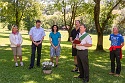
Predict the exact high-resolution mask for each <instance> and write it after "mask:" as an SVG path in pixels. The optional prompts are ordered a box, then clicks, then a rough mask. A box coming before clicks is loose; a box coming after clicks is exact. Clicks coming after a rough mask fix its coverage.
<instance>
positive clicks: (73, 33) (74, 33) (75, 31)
mask: <svg viewBox="0 0 125 83" xmlns="http://www.w3.org/2000/svg"><path fill="white" fill-rule="evenodd" d="M78 33H79V29H78V30H76V29H73V30H72V31H71V35H70V37H72V40H74V39H75V38H76V35H77V34H78Z"/></svg>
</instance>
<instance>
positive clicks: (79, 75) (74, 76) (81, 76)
mask: <svg viewBox="0 0 125 83" xmlns="http://www.w3.org/2000/svg"><path fill="white" fill-rule="evenodd" d="M74 78H80V79H83V78H84V77H82V76H80V75H79V76H74Z"/></svg>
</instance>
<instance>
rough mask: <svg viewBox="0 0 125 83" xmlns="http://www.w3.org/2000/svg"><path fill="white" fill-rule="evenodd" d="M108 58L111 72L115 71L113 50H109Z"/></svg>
mask: <svg viewBox="0 0 125 83" xmlns="http://www.w3.org/2000/svg"><path fill="white" fill-rule="evenodd" d="M110 60H111V73H114V72H115V55H114V51H110Z"/></svg>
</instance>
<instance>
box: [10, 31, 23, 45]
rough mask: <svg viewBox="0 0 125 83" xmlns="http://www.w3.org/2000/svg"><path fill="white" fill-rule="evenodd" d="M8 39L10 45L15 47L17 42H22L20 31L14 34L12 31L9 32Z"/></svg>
mask: <svg viewBox="0 0 125 83" xmlns="http://www.w3.org/2000/svg"><path fill="white" fill-rule="evenodd" d="M9 39H10V43H11V44H10V46H11V47H17V44H22V42H23V39H22V36H21V34H20V33H18V34H16V35H14V34H13V33H11V34H10V36H9Z"/></svg>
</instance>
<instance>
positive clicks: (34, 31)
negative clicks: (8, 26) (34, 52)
mask: <svg viewBox="0 0 125 83" xmlns="http://www.w3.org/2000/svg"><path fill="white" fill-rule="evenodd" d="M29 35H30V36H32V38H33V40H34V41H40V40H41V39H42V38H43V37H44V36H45V32H44V29H43V28H41V27H40V28H36V27H32V28H31V29H30V32H29Z"/></svg>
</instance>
